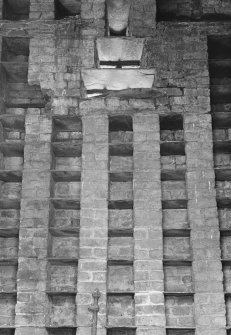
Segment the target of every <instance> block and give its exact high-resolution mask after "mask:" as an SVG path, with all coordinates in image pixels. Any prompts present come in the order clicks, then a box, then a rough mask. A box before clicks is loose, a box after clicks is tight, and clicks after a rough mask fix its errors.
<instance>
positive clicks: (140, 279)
mask: <svg viewBox="0 0 231 335" xmlns="http://www.w3.org/2000/svg"><path fill="white" fill-rule="evenodd" d="M133 132H134V152H133V157H134V176H133V178H134V179H133V180H134V181H133V182H134V252H135V257H134V279H135V314H136V315H135V318H136V326H137V335H140V334H147V335H153V334H155V335H164V334H165V322H166V321H165V310H164V294H163V292H164V273H163V232H162V208H161V178H160V143H159V141H160V130H159V117H158V115H154V114H152V112H147V113H142V114H141V113H140V114H135V115H134V117H133Z"/></svg>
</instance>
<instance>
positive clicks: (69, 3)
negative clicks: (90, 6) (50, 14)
mask: <svg viewBox="0 0 231 335" xmlns="http://www.w3.org/2000/svg"><path fill="white" fill-rule="evenodd" d="M80 9H81V1H80V0H55V19H56V20H61V19H64V18H65V17H70V16H76V15H79V14H80Z"/></svg>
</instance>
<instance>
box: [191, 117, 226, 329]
mask: <svg viewBox="0 0 231 335" xmlns="http://www.w3.org/2000/svg"><path fill="white" fill-rule="evenodd" d="M184 127H185V128H184V130H185V140H186V162H187V173H186V178H187V191H188V199H189V201H188V215H189V221H190V226H191V229H192V232H191V243H192V251H193V258H194V261H193V266H192V268H193V277H194V285H195V297H194V306H195V307H194V308H195V323H196V325H197V327H196V334H204V333H206V332H208V329H209V331H210V329H211V333H212V334H213V333H214V334H219V335H220V334H225V329H224V328H223V327H224V325H225V304H224V294H223V286H222V282H223V275H222V267H221V261H220V259H221V252H220V245H219V244H220V241H219V226H218V219H217V212H216V198H215V195H216V194H215V188H214V186H215V182H214V173H213V154H212V131H211V117H210V116H209V115H198V116H196V115H187V116H185V118H184ZM192 130H193V132H192ZM192 134H193V136H192ZM196 139H197V140H196ZM209 140H210V141H209ZM215 273H216V274H215ZM214 274H215V275H214ZM222 328H223V329H222Z"/></svg>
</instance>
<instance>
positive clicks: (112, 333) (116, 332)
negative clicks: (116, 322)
mask: <svg viewBox="0 0 231 335" xmlns="http://www.w3.org/2000/svg"><path fill="white" fill-rule="evenodd" d="M135 334H136V329H135V328H127V327H126V328H125V327H120V328H119V327H118V328H111V329H107V335H135Z"/></svg>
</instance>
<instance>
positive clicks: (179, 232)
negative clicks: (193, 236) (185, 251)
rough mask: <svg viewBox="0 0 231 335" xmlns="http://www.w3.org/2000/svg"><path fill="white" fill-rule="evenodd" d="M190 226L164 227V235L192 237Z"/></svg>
mask: <svg viewBox="0 0 231 335" xmlns="http://www.w3.org/2000/svg"><path fill="white" fill-rule="evenodd" d="M190 232H191V229H190V228H186V229H164V230H163V235H164V237H190Z"/></svg>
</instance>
